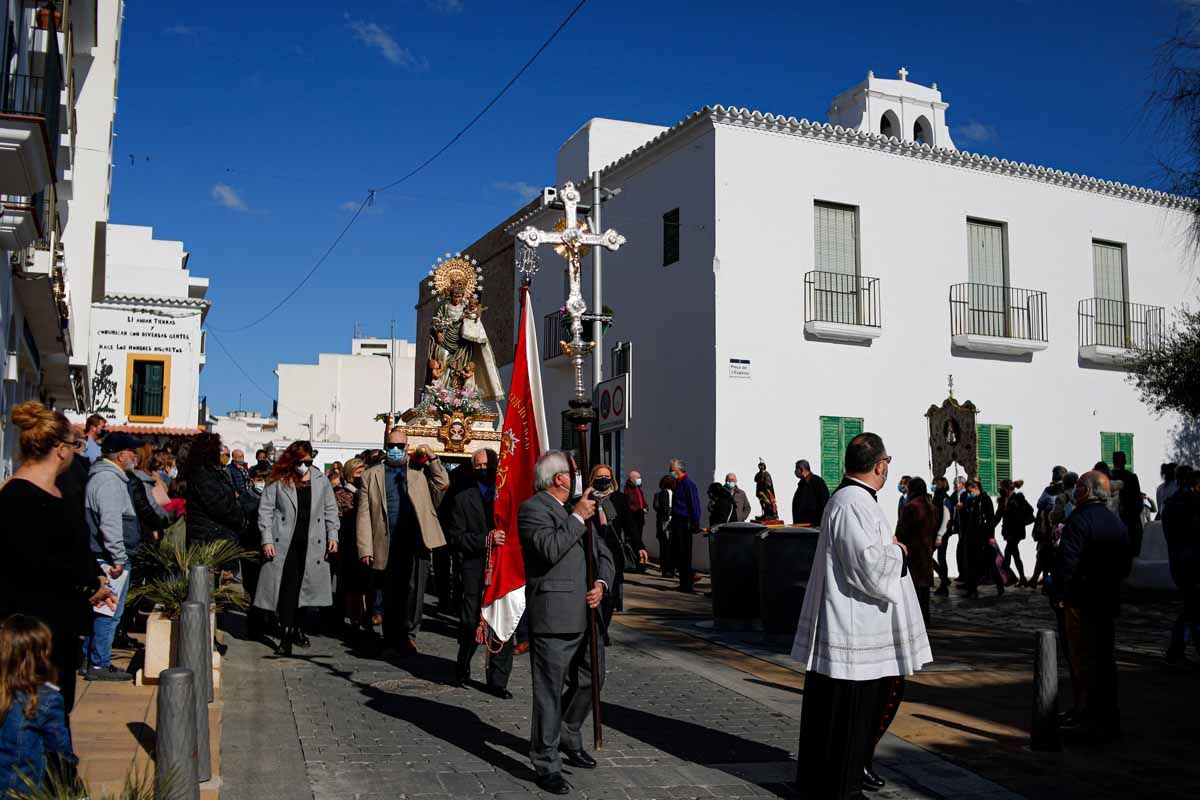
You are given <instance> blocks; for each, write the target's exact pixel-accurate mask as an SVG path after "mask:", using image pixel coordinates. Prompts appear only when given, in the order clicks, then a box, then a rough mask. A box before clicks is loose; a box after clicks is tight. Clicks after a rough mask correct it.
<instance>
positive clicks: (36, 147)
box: [0, 22, 63, 196]
mask: <svg viewBox="0 0 1200 800" xmlns="http://www.w3.org/2000/svg"><path fill="white" fill-rule="evenodd" d="M48 24H51V25H52V23H49V22H48ZM35 33H36V34H37V35H36V36H35V37H34V50H33V51H32V52H30V53H29V58H28V66H27V67H25V69H26V71H25V72H19V73H7V74H3V75H0V192H5V193H9V194H15V195H26V196H29V195H34V194H37V193H38V192H40V191H42V189H44V188H45V187H46V185H47V184H49V183H51V182H53V181H54V180H55V177H56V174H57V173H56V169H57V167H56V163H57V156H58V150H59V146H60V141H61V134H62V129H61V127H60V121H59V117H60V114H61V112H62V105H61V104H62V89H63V65H62V57H61V54H60V51H59V35H58V31H57V29H56V28H54V27H50V28H49V29H47V30H44V31H37V32H35Z"/></svg>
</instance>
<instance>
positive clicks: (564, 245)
mask: <svg viewBox="0 0 1200 800" xmlns="http://www.w3.org/2000/svg"><path fill="white" fill-rule="evenodd" d="M558 196H559V199H561V200H562V202H563V206H564V207H565V208H564V211H563V222H562V225H563V229H562V230H561V231H557V230H554V231H541V230H538V229H537V228H535V227H534V226H532V225H530V226H529V227H527V228H526V229H525V230H523V231H521V232H520V233H518V234H517V238H518V239H520V240H521V241H522V242H524V243H525V245H526V246H528V247H530V248H533V249H535V250H536V249H537V247H538V246H539V245H543V244H555V245H558V248H556V249H557V250H558V252H559V255H561V256H562V257H563V258H565V259H566V260H567V266H568V275H569V278H570V291H569V293H568V295H567V306H566V309H567V314H569V315H570V317H571V341H569V342H559V346H560V347H562V351H563V353H564V354H566V355H568V356H570V357H571V361H572V363H573V364H574V365H575V399H577V400H583V399H585V395H584V391H583V357H584V356H585V355H587V354H588V353H589V352H591V350H592V347H593V346H594V343H592V342H585V341H583V315H584V312H585V311H587V303H586V302H584V299H583V288H582V281H581V280H580V263H579V262H580V257H581V256H582V251H583V248H584V247H587V246H591V247H603V248H606V249H608V250H616V249H618V248H619V247H620V246H621V245H623V244H625V237H624V236H622V235H621V234H619V233H617V232H616V231H615V230H613V229H612V228H609V229H608V230H606V231H605V232H604V233H593V232H592V231H591V230H590V229H589V228H588V227H586V226H584V227H580V226H579V221H578V220H577V219H576V216H575V213H576V209H577V207H578V206H579V190H578V189H576V188H575V184H573V183H571V182H569V181H568V182H567V183H566V184H564V185H563V188H562V191H561V192H559V193H558Z"/></svg>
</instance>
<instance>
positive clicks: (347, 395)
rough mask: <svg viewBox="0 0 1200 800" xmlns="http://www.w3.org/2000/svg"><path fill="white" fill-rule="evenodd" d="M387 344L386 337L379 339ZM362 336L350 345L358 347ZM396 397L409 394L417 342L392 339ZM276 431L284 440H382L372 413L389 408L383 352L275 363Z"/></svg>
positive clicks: (326, 355) (379, 425)
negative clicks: (302, 361)
mask: <svg viewBox="0 0 1200 800" xmlns="http://www.w3.org/2000/svg"><path fill="white" fill-rule="evenodd" d="M384 341H385V342H386V340H384ZM361 344H362V340H355V342H354V343H353V346H354V349H356V350H359V351H361V350H362V348H361ZM395 349H396V394H395V398H397V399H396V401H395V402H394V403H393V410H401V409H400V405H402V403H401V402H400V399H401V398H409V397H412V396H413V375H414V374H415V371H416V364H415V360H416V345H414V344H412V343H411V342H407V341H405V340H403V339H398V340H396V345H395ZM275 374H276V375H277V376H278V378H279V431H278V435H279V436H280V437H285V438H288V439H320V440H324V441H344V442H376V441H383V423H381V422H378V421H376V419H375V415H376V414H381V413H385V412H386V411H387V410H388V408H387V405H388V392H389V390H390V385H391V379H392V375H391V368H390V366H389V361H388V358H387V357H386V356H380V355H346V354H340V353H321V354H319V355H318V357H317V363H316V364H280V365H279V366H278V368H277V369H276V371H275Z"/></svg>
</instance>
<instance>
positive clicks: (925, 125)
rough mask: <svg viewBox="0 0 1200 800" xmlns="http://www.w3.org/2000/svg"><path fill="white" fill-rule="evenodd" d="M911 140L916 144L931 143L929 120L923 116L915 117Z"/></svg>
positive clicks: (931, 133) (931, 134)
mask: <svg viewBox="0 0 1200 800" xmlns="http://www.w3.org/2000/svg"><path fill="white" fill-rule="evenodd" d="M913 141H914V142H916V143H917V144H930V145H931V144H933V129H932V128H930V127H929V120H927V119H925V117H917V121H916V122H915V123H913Z"/></svg>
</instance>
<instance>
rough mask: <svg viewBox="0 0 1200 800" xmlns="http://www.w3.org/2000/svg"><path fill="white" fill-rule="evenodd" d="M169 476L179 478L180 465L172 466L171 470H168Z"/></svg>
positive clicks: (172, 478)
mask: <svg viewBox="0 0 1200 800" xmlns="http://www.w3.org/2000/svg"><path fill="white" fill-rule="evenodd" d="M167 477H168V478H170V479H171V480H175V479H176V478H178V477H179V467H171V468H170V469H169V470H167Z"/></svg>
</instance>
